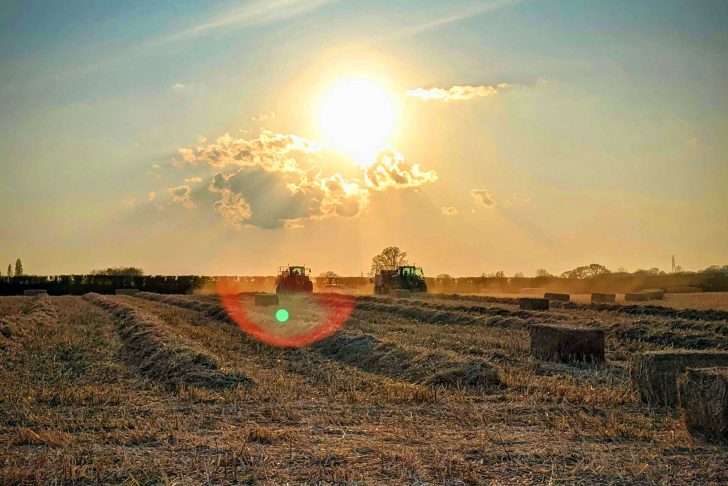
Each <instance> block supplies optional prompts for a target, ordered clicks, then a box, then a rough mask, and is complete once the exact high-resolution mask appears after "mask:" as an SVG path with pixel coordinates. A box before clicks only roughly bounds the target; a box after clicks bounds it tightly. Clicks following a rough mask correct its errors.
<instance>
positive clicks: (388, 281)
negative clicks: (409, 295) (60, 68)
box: [374, 265, 427, 294]
mask: <svg viewBox="0 0 728 486" xmlns="http://www.w3.org/2000/svg"><path fill="white" fill-rule="evenodd" d="M399 289H401V290H409V291H410V292H427V284H426V283H425V275H424V274H423V273H422V267H414V266H410V265H406V266H401V267H397V269H395V270H380V271H379V272H377V274H376V275H375V276H374V293H375V294H388V293H390V292H391V291H392V290H399Z"/></svg>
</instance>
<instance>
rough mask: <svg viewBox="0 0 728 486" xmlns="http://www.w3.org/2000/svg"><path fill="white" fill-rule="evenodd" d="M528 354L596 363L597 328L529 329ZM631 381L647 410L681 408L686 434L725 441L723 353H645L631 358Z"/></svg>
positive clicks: (727, 383)
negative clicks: (687, 431)
mask: <svg viewBox="0 0 728 486" xmlns="http://www.w3.org/2000/svg"><path fill="white" fill-rule="evenodd" d="M529 332H530V338H531V354H532V355H533V356H535V357H537V358H539V359H543V360H549V361H556V362H562V363H576V362H579V363H602V362H604V360H605V356H604V347H605V346H604V342H605V335H604V334H605V333H604V330H603V329H600V328H596V327H588V326H577V325H570V324H559V325H553V324H535V325H531V326H530V327H529ZM630 374H631V378H632V382H633V384H634V386H635V388H636V389H637V392H638V394H639V397H640V400H641V401H642V402H644V403H645V404H647V405H649V406H667V407H677V406H679V407H681V408H682V410H683V415H684V418H685V424H686V426H687V428H688V430H689V431H690V432H691V433H692V434H696V435H702V436H704V437H706V438H707V439H709V440H715V441H723V442H728V352H726V351H692V350H691V351H672V350H671V351H650V352H645V353H639V354H637V355H636V356H635V358H634V360H633V363H632V367H631V371H630Z"/></svg>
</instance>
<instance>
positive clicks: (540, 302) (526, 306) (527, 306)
mask: <svg viewBox="0 0 728 486" xmlns="http://www.w3.org/2000/svg"><path fill="white" fill-rule="evenodd" d="M518 306H519V307H520V308H521V309H522V310H548V309H549V300H548V299H539V298H536V297H521V298H520V299H518Z"/></svg>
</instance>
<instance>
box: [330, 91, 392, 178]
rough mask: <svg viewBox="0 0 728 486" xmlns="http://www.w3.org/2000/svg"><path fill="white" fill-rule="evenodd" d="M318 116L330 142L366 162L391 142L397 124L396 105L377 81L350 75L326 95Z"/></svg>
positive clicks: (358, 160) (359, 161) (369, 161)
mask: <svg viewBox="0 0 728 486" xmlns="http://www.w3.org/2000/svg"><path fill="white" fill-rule="evenodd" d="M318 118H319V125H320V127H321V130H322V132H323V134H324V136H325V138H326V139H327V142H329V143H330V144H331V145H333V146H334V147H336V148H338V149H340V150H344V151H346V152H349V153H350V154H352V155H353V156H355V158H356V159H357V162H358V163H360V164H364V165H365V164H368V163H371V160H370V159H371V158H372V157H373V156H374V154H375V153H376V152H377V151H378V150H380V149H382V148H384V147H385V146H386V145H387V142H388V139H389V137H390V136H391V135H392V130H393V128H394V121H395V106H394V102H393V100H392V98H391V96H390V95H389V93H387V91H386V90H385V89H384V88H382V87H381V86H380V85H378V84H377V83H375V82H373V81H371V80H367V79H348V80H346V81H342V82H340V83H338V84H336V85H334V86H333V87H332V88H331V89H330V90H329V91H328V92H327V93H326V94H325V95H324V97H323V100H322V101H321V105H320V108H319V113H318Z"/></svg>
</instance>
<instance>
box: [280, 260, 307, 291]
mask: <svg viewBox="0 0 728 486" xmlns="http://www.w3.org/2000/svg"><path fill="white" fill-rule="evenodd" d="M310 272H311V269H310V268H306V267H295V266H294V267H292V266H288V267H278V276H277V277H276V294H290V293H295V292H313V282H311V277H310V276H309V273H310Z"/></svg>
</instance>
